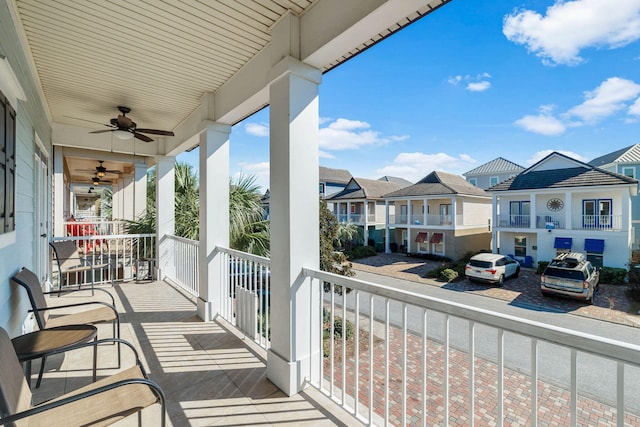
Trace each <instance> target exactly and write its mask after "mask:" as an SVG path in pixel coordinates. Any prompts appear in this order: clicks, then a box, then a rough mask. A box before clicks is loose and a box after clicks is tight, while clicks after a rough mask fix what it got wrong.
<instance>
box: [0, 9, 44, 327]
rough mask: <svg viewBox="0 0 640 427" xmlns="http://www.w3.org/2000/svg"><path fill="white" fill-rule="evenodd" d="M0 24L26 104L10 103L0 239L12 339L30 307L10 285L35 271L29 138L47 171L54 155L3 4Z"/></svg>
mask: <svg viewBox="0 0 640 427" xmlns="http://www.w3.org/2000/svg"><path fill="white" fill-rule="evenodd" d="M0 22H2V25H1V26H0V52H2V53H3V54H4V55H5V56H6V57H7V59H8V60H9V63H10V64H11V67H12V68H13V71H14V73H15V75H16V77H17V78H18V81H19V82H20V85H21V86H22V89H23V90H24V92H25V95H26V99H27V100H26V101H18V102H17V105H13V103H12V106H13V107H14V108H15V110H16V113H17V123H16V201H15V202H16V230H15V231H14V232H12V233H4V234H1V235H0V327H2V328H4V329H6V330H7V331H8V333H9V335H10V336H16V335H19V334H21V333H22V323H23V321H24V319H25V318H26V317H27V310H28V309H29V303H28V300H27V297H26V294H25V293H24V291H22V289H18V287H17V286H16V285H13V284H11V285H10V278H11V276H13V275H14V274H15V273H17V272H18V271H19V270H20V268H21V267H23V266H24V267H27V268H29V269H35V267H34V262H35V260H34V259H35V257H34V253H35V252H34V248H35V246H34V245H35V242H34V235H35V232H34V228H33V227H34V223H35V218H34V211H35V207H34V189H33V188H34V187H33V185H34V184H33V182H34V145H35V141H34V134H37V135H38V136H39V138H40V140H41V141H42V143H43V144H44V145H45V149H46V151H47V153H46V154H47V156H48V158H49V171H51V170H52V168H51V162H52V158H53V152H52V149H51V134H50V126H49V123H48V121H47V114H46V111H45V109H44V106H43V104H42V102H41V101H40V98H39V92H38V86H37V85H36V84H35V83H34V82H33V81H32V80H31V74H30V71H29V66H28V62H27V60H26V58H25V56H24V54H23V53H22V50H21V47H20V43H19V39H18V36H17V33H16V31H15V28H14V27H13V24H12V20H11V14H10V12H9V9H8V6H7V2H0ZM0 87H2V85H1V84H0ZM47 207H48V212H51V186H49V187H48V194H47ZM49 231H50V228H49ZM49 234H50V232H49Z"/></svg>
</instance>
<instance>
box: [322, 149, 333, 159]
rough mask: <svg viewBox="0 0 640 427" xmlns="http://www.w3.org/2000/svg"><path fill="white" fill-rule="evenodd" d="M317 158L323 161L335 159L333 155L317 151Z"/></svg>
mask: <svg viewBox="0 0 640 427" xmlns="http://www.w3.org/2000/svg"><path fill="white" fill-rule="evenodd" d="M318 156H319V157H320V158H323V159H335V158H336V156H334V155H333V154H331V153H328V152H326V151H323V150H319V151H318Z"/></svg>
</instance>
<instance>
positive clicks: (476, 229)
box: [384, 171, 491, 259]
mask: <svg viewBox="0 0 640 427" xmlns="http://www.w3.org/2000/svg"><path fill="white" fill-rule="evenodd" d="M384 198H385V200H386V205H387V208H386V213H387V218H388V221H387V227H386V235H387V237H386V251H387V252H390V247H391V243H396V244H397V245H398V246H399V248H400V249H401V250H403V251H406V252H408V253H420V254H436V255H442V256H446V257H448V258H451V259H458V258H460V257H461V256H462V255H463V254H465V253H466V252H468V251H477V250H480V249H489V248H490V247H491V231H490V219H491V196H490V195H489V194H488V193H486V192H485V191H484V190H482V189H481V188H478V187H476V186H473V185H471V184H469V183H468V182H466V181H465V180H464V178H462V177H461V176H458V175H453V174H450V173H446V172H440V171H434V172H431V173H430V174H429V175H427V176H425V177H424V178H423V179H421V180H420V181H418V182H417V183H416V184H413V185H411V186H408V187H405V188H403V189H400V190H397V191H393V192H390V193H388V194H386V195H385V196H384Z"/></svg>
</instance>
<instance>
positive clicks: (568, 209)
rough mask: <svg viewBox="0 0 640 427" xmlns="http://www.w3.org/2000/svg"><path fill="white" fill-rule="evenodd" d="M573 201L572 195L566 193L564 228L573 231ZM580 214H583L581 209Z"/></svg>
mask: <svg viewBox="0 0 640 427" xmlns="http://www.w3.org/2000/svg"><path fill="white" fill-rule="evenodd" d="M572 205H573V200H571V193H569V192H566V193H564V221H565V224H564V228H565V229H566V230H571V229H572V228H573V224H572V222H573V218H572V217H573V206H572ZM578 212H582V210H581V209H579V210H578Z"/></svg>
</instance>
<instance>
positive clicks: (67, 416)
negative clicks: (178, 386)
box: [29, 366, 158, 427]
mask: <svg viewBox="0 0 640 427" xmlns="http://www.w3.org/2000/svg"><path fill="white" fill-rule="evenodd" d="M132 378H144V376H143V375H142V372H141V371H140V368H139V367H138V366H134V367H133V368H129V369H127V370H124V371H122V372H119V373H117V374H115V375H112V376H110V377H107V378H104V379H102V380H100V381H97V382H95V383H92V384H89V385H88V386H86V387H82V388H79V389H77V390H74V391H72V392H71V393H67V394H65V395H64V396H60V397H58V398H56V399H53V400H52V401H57V400H61V399H64V398H67V397H70V396H75V395H78V394H80V393H83V392H85V391H89V390H94V389H96V388H98V387H102V386H105V385H108V384H114V383H116V382H117V381H121V380H126V379H132ZM157 401H158V399H157V397H156V395H155V394H153V392H152V391H151V389H150V388H149V387H147V386H146V385H142V384H131V385H126V386H122V387H118V388H116V389H113V390H109V391H107V392H104V393H100V394H97V395H95V396H91V397H88V398H85V399H82V400H79V401H77V402H73V403H70V404H67V405H63V406H61V407H58V408H55V409H52V410H50V411H46V412H43V413H41V414H38V415H35V416H33V417H29V427H38V426H42V427H45V426H46V427H58V426H59V427H68V426H70V425H78V426H80V425H83V426H84V425H91V426H94V427H95V426H107V425H110V424H113V423H115V422H117V421H119V420H120V419H122V418H125V417H127V416H129V415H131V414H133V413H135V412H138V411H139V410H141V409H143V408H146V407H147V406H151V405H153V404H154V403H156V402H157ZM50 402H51V401H50Z"/></svg>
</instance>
